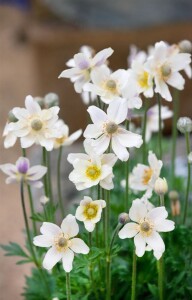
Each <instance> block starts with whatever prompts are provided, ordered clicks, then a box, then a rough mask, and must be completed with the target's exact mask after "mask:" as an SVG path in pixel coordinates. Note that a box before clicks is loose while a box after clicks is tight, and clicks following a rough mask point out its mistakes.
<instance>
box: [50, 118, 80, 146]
mask: <svg viewBox="0 0 192 300" xmlns="http://www.w3.org/2000/svg"><path fill="white" fill-rule="evenodd" d="M55 127H56V128H58V130H59V131H60V134H61V136H60V137H59V138H56V139H55V143H54V148H55V149H57V148H59V147H61V146H70V145H71V144H73V143H74V142H75V141H76V140H77V139H78V138H79V137H80V135H81V134H82V130H81V129H79V130H77V131H75V132H74V133H73V134H71V135H69V127H68V126H67V125H66V124H65V123H64V122H63V120H61V119H59V120H58V121H57V122H56V124H55Z"/></svg>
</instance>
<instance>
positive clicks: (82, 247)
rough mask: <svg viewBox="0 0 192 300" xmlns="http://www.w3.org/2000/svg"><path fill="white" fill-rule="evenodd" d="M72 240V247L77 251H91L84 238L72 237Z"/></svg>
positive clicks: (83, 252) (84, 252) (85, 252)
mask: <svg viewBox="0 0 192 300" xmlns="http://www.w3.org/2000/svg"><path fill="white" fill-rule="evenodd" d="M70 241H71V246H70V248H71V249H72V250H73V251H74V252H75V253H82V254H87V253H89V247H88V246H87V245H86V244H85V242H84V241H83V240H82V239H79V238H74V239H71V240H70Z"/></svg>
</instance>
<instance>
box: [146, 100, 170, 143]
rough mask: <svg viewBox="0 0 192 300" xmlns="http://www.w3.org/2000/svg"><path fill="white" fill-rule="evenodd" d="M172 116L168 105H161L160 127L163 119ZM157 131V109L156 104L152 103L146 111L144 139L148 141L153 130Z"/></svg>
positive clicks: (162, 125)
mask: <svg viewBox="0 0 192 300" xmlns="http://www.w3.org/2000/svg"><path fill="white" fill-rule="evenodd" d="M172 116H173V112H172V111H171V110H170V109H169V107H168V106H163V105H162V106H161V120H162V124H161V128H163V127H164V123H163V120H166V119H169V118H171V117H172ZM158 131H159V109H158V105H154V106H152V107H150V108H149V110H148V111H147V123H146V133H145V139H146V141H147V142H148V141H149V140H150V139H151V136H152V133H153V132H158Z"/></svg>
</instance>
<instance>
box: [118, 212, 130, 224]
mask: <svg viewBox="0 0 192 300" xmlns="http://www.w3.org/2000/svg"><path fill="white" fill-rule="evenodd" d="M129 220H130V218H129V215H128V214H127V213H125V212H123V213H121V214H120V215H119V217H118V221H119V223H120V224H122V225H125V224H126V223H128V222H129Z"/></svg>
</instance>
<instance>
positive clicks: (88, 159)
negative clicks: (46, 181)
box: [67, 140, 117, 190]
mask: <svg viewBox="0 0 192 300" xmlns="http://www.w3.org/2000/svg"><path fill="white" fill-rule="evenodd" d="M84 147H85V151H86V153H87V154H85V153H71V154H69V155H68V158H67V159H68V161H69V163H71V164H72V165H73V167H74V170H73V171H72V172H71V173H70V174H69V179H70V180H71V181H72V182H73V183H74V184H75V186H76V189H77V190H84V189H87V188H90V187H91V186H94V185H97V184H100V186H101V187H102V188H104V189H106V190H111V189H113V187H114V185H113V180H112V179H113V177H114V175H113V166H114V164H115V162H116V161H117V157H116V156H115V155H114V154H113V153H108V154H103V155H97V154H96V153H95V151H94V149H93V147H92V146H91V145H90V142H89V141H88V140H85V141H84Z"/></svg>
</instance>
